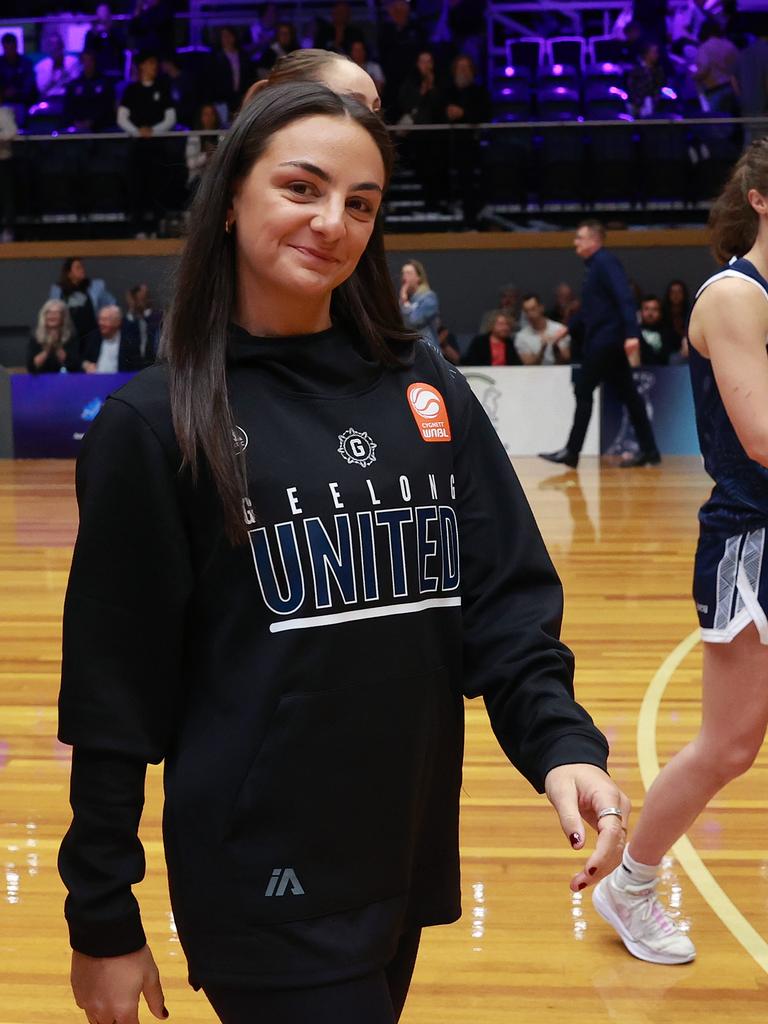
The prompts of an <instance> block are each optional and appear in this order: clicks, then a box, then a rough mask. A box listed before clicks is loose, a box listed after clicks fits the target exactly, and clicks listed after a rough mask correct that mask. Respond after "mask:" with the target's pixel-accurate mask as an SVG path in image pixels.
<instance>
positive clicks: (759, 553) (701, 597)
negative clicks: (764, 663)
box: [693, 527, 768, 644]
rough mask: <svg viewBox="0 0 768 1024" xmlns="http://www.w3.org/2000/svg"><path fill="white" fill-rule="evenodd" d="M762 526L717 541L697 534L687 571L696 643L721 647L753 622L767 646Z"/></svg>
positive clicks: (767, 570) (767, 579)
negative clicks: (696, 628) (698, 632)
mask: <svg viewBox="0 0 768 1024" xmlns="http://www.w3.org/2000/svg"><path fill="white" fill-rule="evenodd" d="M765 534H766V530H765V527H760V528H759V529H757V530H749V531H748V532H746V533H738V534H736V535H735V536H733V537H722V536H718V535H715V534H712V533H710V532H708V531H707V530H706V529H703V530H702V531H701V533H700V534H699V545H698V547H697V549H696V561H695V563H694V570H693V599H694V601H695V602H696V610H697V611H698V613H699V624H700V625H701V639H702V640H705V641H706V642H707V643H711V644H727V643H730V642H731V640H733V639H734V637H736V636H738V634H739V633H740V632H741V631H742V630H743V629H744V628H745V627H746V626H748V625H749V623H750V622H754V624H755V626H756V627H757V631H758V633H759V635H760V642H761V643H763V644H768V617H766V610H768V567H767V566H766V561H768V559H767V558H766V552H765V539H766V538H765Z"/></svg>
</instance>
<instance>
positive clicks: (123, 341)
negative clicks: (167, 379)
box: [83, 306, 141, 373]
mask: <svg viewBox="0 0 768 1024" xmlns="http://www.w3.org/2000/svg"><path fill="white" fill-rule="evenodd" d="M140 368H141V356H140V354H139V342H138V331H137V329H136V326H135V324H123V314H122V313H121V312H120V307H119V306H105V307H104V308H103V309H100V310H99V326H98V328H97V329H96V330H95V331H93V332H92V333H91V334H89V335H88V337H87V338H86V339H85V341H84V343H83V370H84V371H85V373H127V372H129V371H132V370H138V369H140Z"/></svg>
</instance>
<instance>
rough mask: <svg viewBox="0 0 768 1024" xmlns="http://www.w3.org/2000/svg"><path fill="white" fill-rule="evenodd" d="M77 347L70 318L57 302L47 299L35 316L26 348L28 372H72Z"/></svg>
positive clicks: (75, 367) (77, 365) (77, 356)
mask: <svg viewBox="0 0 768 1024" xmlns="http://www.w3.org/2000/svg"><path fill="white" fill-rule="evenodd" d="M79 369H80V347H79V345H78V338H77V335H76V333H75V328H74V325H73V324H72V318H71V317H70V315H69V310H68V309H67V306H66V303H64V302H62V301H61V299H48V301H47V302H44V303H43V305H42V306H41V308H40V312H39V313H38V315H37V327H36V328H35V333H34V334H33V335H32V336H31V337H30V339H29V345H28V346H27V370H28V372H29V373H34V374H37V373H62V372H69V373H72V372H76V371H78V370H79Z"/></svg>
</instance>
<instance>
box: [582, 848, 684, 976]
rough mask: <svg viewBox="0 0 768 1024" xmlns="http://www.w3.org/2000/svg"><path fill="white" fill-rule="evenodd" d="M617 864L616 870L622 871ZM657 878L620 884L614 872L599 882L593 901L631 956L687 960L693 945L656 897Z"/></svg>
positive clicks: (654, 961) (663, 960) (673, 961)
mask: <svg viewBox="0 0 768 1024" xmlns="http://www.w3.org/2000/svg"><path fill="white" fill-rule="evenodd" d="M623 870H624V869H623V868H622V867H621V865H619V867H618V868H616V871H623ZM658 884H659V880H658V878H655V879H654V880H653V881H652V882H642V883H640V884H639V885H630V884H628V885H626V886H624V887H622V888H619V886H618V885H616V883H615V882H614V880H613V874H610V875H608V877H607V878H604V879H602V881H600V882H598V883H597V885H596V886H595V888H594V891H593V893H592V902H593V903H594V905H595V910H596V911H597V912H598V914H599V915H600V916H601V917H603V918H605V920H606V921H607V922H608V924H610V925H613V927H614V928H615V929H616V931H617V932H618V933H619V936H620V938H621V941H622V942H623V943H624V945H625V946H626V947H627V949H628V950H629V952H630V953H631V954H632V956H636V957H637V958H638V959H639V960H647V961H649V963H652V964H687V963H690V961H691V960H693V958H694V957H695V956H696V947H695V946H694V944H693V943H692V942H691V940H690V939H689V938H688V936H687V935H684V934H683V933H682V932H681V931H680V929H679V928H677V927H676V925H675V923H674V922H673V921H672V920H671V919H670V917H669V915H668V914H667V913H666V911H665V910H664V908H663V907H662V905H661V903H660V902H659V900H658V899H657V897H656V887H657V885H658Z"/></svg>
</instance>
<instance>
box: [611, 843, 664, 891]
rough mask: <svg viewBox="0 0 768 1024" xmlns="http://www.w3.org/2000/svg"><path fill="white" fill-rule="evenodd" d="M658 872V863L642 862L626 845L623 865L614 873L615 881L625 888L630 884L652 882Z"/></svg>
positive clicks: (621, 887)
mask: <svg viewBox="0 0 768 1024" xmlns="http://www.w3.org/2000/svg"><path fill="white" fill-rule="evenodd" d="M658 873H659V865H658V864H641V863H640V861H637V860H635V859H634V857H632V855H631V854H630V852H629V847H628V846H625V847H624V855H623V856H622V858H621V865H620V866H619V867H618V868H617V869H616V871H614V873H613V881H614V882H615V883H616V885H618V887H619V888H620V889H623V888H624V886H625V885H628V884H631V885H638V884H639V885H642V884H643V883H644V882H652V881H653V880H654V878H655V877H656V875H657V874H658Z"/></svg>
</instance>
